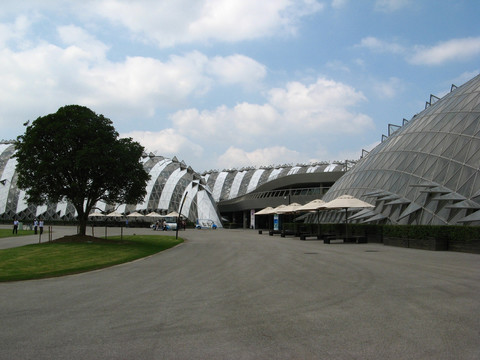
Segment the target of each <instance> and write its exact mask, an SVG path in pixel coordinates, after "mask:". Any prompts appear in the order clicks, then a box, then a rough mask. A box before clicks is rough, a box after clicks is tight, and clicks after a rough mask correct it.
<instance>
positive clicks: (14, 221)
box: [13, 219, 18, 234]
mask: <svg viewBox="0 0 480 360" xmlns="http://www.w3.org/2000/svg"><path fill="white" fill-rule="evenodd" d="M13 233H14V234H18V220H17V219H15V220H13Z"/></svg>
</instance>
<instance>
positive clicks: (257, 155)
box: [218, 146, 301, 168]
mask: <svg viewBox="0 0 480 360" xmlns="http://www.w3.org/2000/svg"><path fill="white" fill-rule="evenodd" d="M300 160H301V156H300V154H299V153H298V152H297V151H294V150H289V149H287V148H286V147H284V146H274V147H269V148H263V149H256V150H253V151H250V152H248V151H245V150H242V149H240V148H236V147H233V146H231V147H229V148H228V149H227V151H225V153H224V154H222V155H220V156H219V157H218V167H219V168H234V167H242V166H262V165H270V164H285V163H297V162H298V161H300Z"/></svg>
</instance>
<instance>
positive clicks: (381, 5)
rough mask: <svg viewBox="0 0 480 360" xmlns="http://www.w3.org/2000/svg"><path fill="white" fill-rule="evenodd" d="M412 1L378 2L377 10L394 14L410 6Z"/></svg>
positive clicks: (386, 0) (393, 0)
mask: <svg viewBox="0 0 480 360" xmlns="http://www.w3.org/2000/svg"><path fill="white" fill-rule="evenodd" d="M410 2H411V0H376V2H375V10H378V11H384V12H393V11H397V10H400V9H402V8H404V7H406V6H408V5H409V4H410Z"/></svg>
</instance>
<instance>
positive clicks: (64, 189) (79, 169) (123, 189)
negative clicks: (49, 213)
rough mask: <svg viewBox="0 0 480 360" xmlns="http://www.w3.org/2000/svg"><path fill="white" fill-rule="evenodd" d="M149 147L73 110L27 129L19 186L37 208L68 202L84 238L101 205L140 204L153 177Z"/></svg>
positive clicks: (21, 140)
mask: <svg viewBox="0 0 480 360" xmlns="http://www.w3.org/2000/svg"><path fill="white" fill-rule="evenodd" d="M143 152H144V148H143V146H141V145H140V144H139V143H137V142H135V141H133V140H132V139H131V138H119V134H118V133H117V131H116V130H115V128H114V127H113V125H112V121H111V120H109V119H108V118H106V117H104V116H103V115H97V114H96V113H95V112H93V111H92V110H90V109H89V108H87V107H84V106H79V105H68V106H64V107H61V108H60V109H58V111H57V112H56V113H54V114H49V115H46V116H41V117H39V118H37V119H36V120H35V121H33V122H32V124H31V125H28V124H27V127H26V130H25V133H24V134H23V135H21V136H19V137H18V138H17V141H16V153H15V157H16V158H17V160H18V161H17V167H16V171H17V174H18V186H19V187H20V188H21V189H24V190H25V192H26V199H27V201H28V202H29V203H33V204H36V205H41V204H46V203H49V202H58V201H61V200H67V201H69V202H71V203H72V204H73V206H75V209H76V210H77V213H78V220H79V222H80V233H81V234H85V230H86V224H87V220H88V214H89V213H90V211H91V210H92V208H93V207H94V206H95V204H96V203H97V202H98V201H100V200H101V201H104V202H106V203H108V204H115V203H126V204H135V203H138V202H140V201H142V200H143V198H144V196H145V194H146V190H145V188H146V184H147V181H148V180H149V178H150V176H149V175H148V173H147V172H146V171H145V170H144V168H143V165H142V163H141V162H140V159H141V156H142V154H143Z"/></svg>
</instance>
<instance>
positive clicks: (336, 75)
mask: <svg viewBox="0 0 480 360" xmlns="http://www.w3.org/2000/svg"><path fill="white" fill-rule="evenodd" d="M479 15H480V2H478V1H476V0H464V1H452V0H437V1H430V0H418V1H417V0H325V1H321V0H318V1H316V0H262V1H258V0H143V1H126V0H84V1H81V2H80V1H57V0H43V1H37V0H23V1H21V2H19V1H17V0H15V1H10V0H6V1H3V2H2V7H1V8H0V52H1V55H0V80H1V81H0V126H1V128H2V134H1V136H0V138H3V139H14V138H16V136H18V135H20V134H22V133H23V131H24V127H23V123H24V122H25V121H26V120H34V119H36V118H37V117H39V116H43V115H46V114H49V113H52V112H55V111H56V110H57V109H58V108H59V107H61V106H63V105H68V104H79V105H84V106H87V107H89V108H91V109H92V110H94V111H95V112H97V113H100V114H103V115H105V116H106V117H108V118H110V119H111V120H112V121H113V123H114V126H115V127H116V129H117V130H118V132H119V133H120V134H121V136H130V137H133V138H134V139H135V140H137V141H139V142H140V143H141V144H142V145H144V146H145V147H146V149H147V150H148V151H153V152H156V153H158V154H159V155H164V156H167V157H173V156H177V158H178V159H179V160H184V161H185V162H186V163H187V165H190V166H192V168H193V169H194V170H196V171H199V172H202V171H204V170H210V169H218V170H222V169H224V168H240V167H243V166H261V165H272V164H275V165H279V164H291V163H293V164H296V163H309V162H315V161H332V160H345V159H358V158H359V157H360V155H361V151H362V149H366V150H371V149H372V148H373V147H374V146H375V145H376V144H377V143H378V142H379V141H380V139H381V136H382V134H387V131H388V130H387V128H388V124H389V123H392V124H398V125H400V124H401V123H402V119H403V118H406V119H410V118H411V117H412V116H413V115H414V114H416V113H418V112H420V111H421V110H423V108H424V106H425V101H427V100H428V99H429V96H430V94H434V95H437V96H443V95H444V94H445V93H447V92H448V91H449V89H450V86H451V84H456V85H461V84H463V83H464V82H465V81H467V80H469V79H470V78H472V77H474V76H475V75H477V74H478V73H479V71H480V25H479V24H478V17H479Z"/></svg>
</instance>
